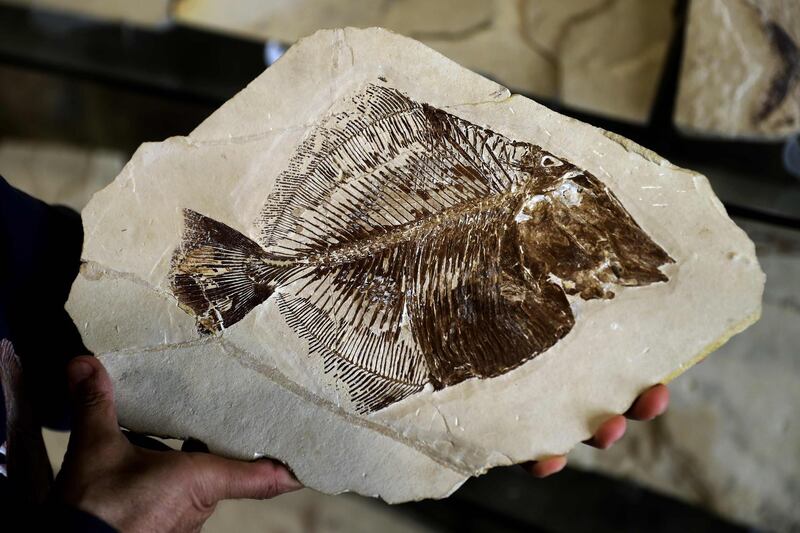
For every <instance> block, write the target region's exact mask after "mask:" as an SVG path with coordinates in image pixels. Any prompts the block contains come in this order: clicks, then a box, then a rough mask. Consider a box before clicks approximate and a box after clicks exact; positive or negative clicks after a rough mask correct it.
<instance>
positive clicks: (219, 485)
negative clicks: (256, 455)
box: [192, 453, 303, 501]
mask: <svg viewBox="0 0 800 533" xmlns="http://www.w3.org/2000/svg"><path fill="white" fill-rule="evenodd" d="M192 457H193V458H194V459H195V464H196V465H197V466H196V468H198V469H199V470H197V471H199V472H202V479H203V480H205V482H206V483H205V485H206V488H207V489H208V490H209V492H210V493H209V494H208V496H209V500H210V501H219V500H226V499H233V498H252V499H257V500H264V499H267V498H274V497H275V496H278V495H280V494H283V493H285V492H291V491H293V490H298V489H300V488H302V487H303V485H302V484H301V483H300V482H299V481H297V479H295V477H294V476H293V475H292V474H291V473H290V472H289V470H288V469H287V468H286V467H285V466H283V465H281V464H280V463H277V462H274V461H270V460H267V459H262V460H259V461H254V462H251V463H248V462H245V461H236V460H233V459H225V458H223V457H219V456H216V455H212V454H205V453H200V454H192Z"/></svg>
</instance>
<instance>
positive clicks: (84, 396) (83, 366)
mask: <svg viewBox="0 0 800 533" xmlns="http://www.w3.org/2000/svg"><path fill="white" fill-rule="evenodd" d="M67 380H68V383H69V390H70V396H71V398H72V405H73V417H74V418H73V425H72V438H74V439H76V441H77V442H76V444H80V445H82V446H88V445H91V444H92V443H93V442H96V441H98V440H105V439H108V438H113V437H118V436H119V434H120V431H119V426H118V425H117V414H116V411H115V409H114V387H113V385H112V383H111V378H110V377H109V375H108V372H106V369H105V368H103V365H102V364H101V363H100V361H98V360H97V359H96V358H94V357H91V356H81V357H76V358H75V359H73V360H72V361H70V363H69V366H67ZM71 440H72V439H71Z"/></svg>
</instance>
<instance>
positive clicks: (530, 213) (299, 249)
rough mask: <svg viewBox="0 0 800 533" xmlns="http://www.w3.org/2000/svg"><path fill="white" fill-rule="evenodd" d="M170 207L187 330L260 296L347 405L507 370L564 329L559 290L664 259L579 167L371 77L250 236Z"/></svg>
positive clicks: (587, 288) (175, 278)
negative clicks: (176, 227)
mask: <svg viewBox="0 0 800 533" xmlns="http://www.w3.org/2000/svg"><path fill="white" fill-rule="evenodd" d="M184 215H185V228H184V234H183V239H182V244H181V245H180V247H179V248H178V249H176V250H175V253H174V255H173V258H172V267H171V274H170V276H171V287H172V291H173V293H174V295H175V297H176V298H177V300H178V302H179V304H180V306H181V307H182V308H183V309H184V310H185V311H186V312H188V313H190V314H192V315H194V316H195V317H196V321H197V326H198V329H199V330H200V331H201V332H203V333H205V334H216V333H219V332H221V331H222V330H223V329H224V328H226V327H229V326H231V325H232V324H235V323H236V322H238V321H240V320H241V319H242V318H244V317H245V316H246V315H247V314H248V313H249V312H250V311H251V310H252V309H253V308H255V307H256V306H258V305H259V304H261V303H263V302H264V301H266V300H267V299H269V298H270V297H273V295H274V298H275V300H276V303H277V305H278V308H279V310H280V312H281V314H282V316H283V317H284V318H285V320H286V322H287V323H288V325H289V326H290V327H291V328H292V329H293V330H294V331H295V332H296V333H297V335H298V336H300V337H301V338H303V339H305V340H306V341H307V342H308V344H309V351H310V353H311V354H315V355H317V356H320V357H322V358H323V361H324V369H325V371H326V372H327V373H330V374H332V375H333V376H334V377H335V379H336V380H338V381H339V382H342V383H344V384H345V385H346V386H347V389H348V391H349V397H350V400H351V402H352V405H353V408H354V409H355V410H356V411H357V412H360V413H368V412H372V411H375V410H378V409H381V408H383V407H386V406H388V405H390V404H392V403H394V402H397V401H399V400H401V399H403V398H405V397H407V396H409V395H411V394H414V393H415V392H418V391H420V390H422V389H423V388H424V387H425V386H426V384H429V383H430V384H431V385H432V386H433V387H434V388H435V389H441V388H444V387H447V386H450V385H454V384H457V383H459V382H462V381H464V380H466V379H468V378H472V377H476V378H490V377H494V376H498V375H501V374H503V373H505V372H507V371H509V370H511V369H513V368H515V367H518V366H519V365H521V364H522V363H524V362H525V361H528V360H530V359H531V358H533V357H535V356H536V355H537V354H539V353H541V352H543V351H545V350H547V349H548V348H550V347H551V346H553V345H554V344H555V343H556V342H558V340H559V339H561V338H563V337H564V336H565V335H566V334H567V333H568V332H569V331H570V330H571V329H572V327H573V325H574V322H575V318H574V316H573V313H572V310H571V308H570V304H569V302H568V300H567V295H580V297H581V298H583V299H610V298H613V296H614V292H613V290H612V289H613V287H614V286H615V285H616V286H641V285H647V284H650V283H655V282H663V281H667V277H666V276H665V275H664V274H663V273H662V272H661V271H660V268H659V267H661V266H663V265H665V264H667V263H671V262H673V261H672V259H671V258H670V257H669V255H668V254H667V253H666V252H665V251H664V250H663V249H662V248H661V247H659V246H658V245H657V244H656V243H655V242H653V241H652V239H650V237H649V236H648V235H647V234H646V233H645V232H644V231H643V230H642V228H641V227H639V225H638V224H637V223H636V222H635V221H634V220H633V218H632V217H631V216H630V215H629V214H628V213H627V212H626V210H625V209H624V207H623V206H622V204H621V203H620V202H619V201H618V200H617V199H616V198H615V197H614V195H613V194H612V193H611V192H610V191H609V190H608V189H607V188H606V187H605V186H604V185H603V184H602V183H601V182H600V181H599V180H597V179H596V178H595V177H594V176H592V175H591V174H590V173H588V172H586V171H583V170H582V169H580V168H578V167H576V166H575V165H573V164H571V163H569V162H568V161H565V160H564V159H562V158H558V157H556V156H554V155H553V154H550V153H548V152H546V151H545V150H543V149H542V148H540V147H538V146H535V145H532V144H529V143H524V142H517V141H513V140H510V139H508V138H506V137H504V136H502V135H500V134H498V133H495V132H493V131H491V130H489V129H487V128H485V127H481V126H479V125H476V124H472V123H470V122H468V121H465V120H463V119H461V118H458V117H456V116H454V115H452V114H449V113H447V112H445V111H443V110H441V109H437V108H435V107H432V106H430V105H427V104H422V103H418V102H415V101H413V100H411V99H410V98H408V97H407V96H405V95H404V94H402V93H400V92H399V91H397V90H394V89H392V88H387V87H384V86H379V85H368V86H367V87H366V88H365V89H364V90H363V91H361V92H360V93H359V94H357V95H356V96H354V97H353V98H352V99H351V100H349V107H348V108H347V109H346V110H345V111H341V112H339V113H335V114H332V115H331V116H329V117H328V118H327V119H325V120H324V121H322V122H321V123H320V124H319V125H318V126H317V127H315V128H314V129H313V130H312V131H311V132H310V134H309V135H308V137H307V138H306V139H305V140H304V141H303V142H302V143H301V145H300V146H299V147H298V149H297V151H296V152H295V154H294V156H293V157H292V159H291V161H290V163H289V165H288V168H287V169H286V170H285V171H284V172H282V173H281V174H280V175H279V177H278V179H277V181H276V184H275V187H274V189H273V191H272V192H271V193H270V195H269V197H268V198H267V199H266V203H265V205H264V208H263V210H262V212H261V215H260V217H259V219H258V221H257V227H258V230H259V233H258V236H257V237H256V239H255V240H252V239H250V238H248V237H246V236H244V235H242V234H241V233H239V232H237V231H235V230H233V229H232V228H230V227H228V226H227V225H225V224H223V223H221V222H218V221H215V220H213V219H211V218H208V217H206V216H204V215H202V214H200V213H197V212H194V211H192V210H189V209H186V210H185V211H184ZM588 356H590V354H587V357H588Z"/></svg>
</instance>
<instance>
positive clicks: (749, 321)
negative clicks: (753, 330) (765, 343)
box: [661, 304, 762, 385]
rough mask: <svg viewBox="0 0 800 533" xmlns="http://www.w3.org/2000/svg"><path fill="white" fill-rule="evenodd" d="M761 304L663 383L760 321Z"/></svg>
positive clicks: (666, 382)
mask: <svg viewBox="0 0 800 533" xmlns="http://www.w3.org/2000/svg"><path fill="white" fill-rule="evenodd" d="M761 305H762V304H759V306H758V310H757V311H756V312H755V313H753V314H752V315H750V316H748V317H747V318H745V319H744V320H742V321H741V322H739V323H737V324H734V325H733V326H731V327H730V328H729V329H728V330H727V331H725V333H723V334H722V335H721V336H720V337H719V338H718V339H717V340H715V341H714V342H712V343H711V344H709V345H708V346H706V347H705V348H704V349H703V350H702V351H700V353H698V354H697V355H695V356H694V357H692V358H691V359H690V360H689V362H688V363H686V364H685V365H683V366H682V367H681V368H678V369H677V370H674V371H673V372H672V373H670V374H668V375H667V376H666V377H665V378H664V379H663V380H661V383H662V384H664V385H666V384H668V383H669V382H671V381H672V380H673V379H675V378H677V377H678V376H680V375H681V374H683V373H684V372H686V371H687V370H689V369H690V368H692V367H693V366H694V365H696V364H697V363H699V362H700V361H702V360H703V359H705V358H706V357H708V356H709V355H711V354H712V353H714V352H715V351H717V350H719V349H720V348H722V346H724V345H725V343H727V342H728V341H729V340H731V338H733V336H734V335H738V334H739V333H741V332H743V331H744V330H746V329H747V328H749V327H750V326H752V325H753V324H755V323H756V322H758V321H759V319H760V318H761Z"/></svg>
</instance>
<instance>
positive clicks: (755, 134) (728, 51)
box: [675, 0, 800, 139]
mask: <svg viewBox="0 0 800 533" xmlns="http://www.w3.org/2000/svg"><path fill="white" fill-rule="evenodd" d="M798 43H800V3H798V2H795V1H794V0H693V1H692V3H691V7H690V10H689V23H688V28H687V32H686V43H685V52H684V59H683V66H682V69H681V77H680V86H679V91H678V101H677V107H676V110H675V123H676V125H677V126H678V127H679V128H681V129H682V130H684V131H685V132H687V133H689V134H693V135H700V136H709V137H733V138H747V139H750V138H752V139H777V138H782V137H785V136H787V135H789V134H792V133H796V132H797V131H798V130H800V49H798Z"/></svg>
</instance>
